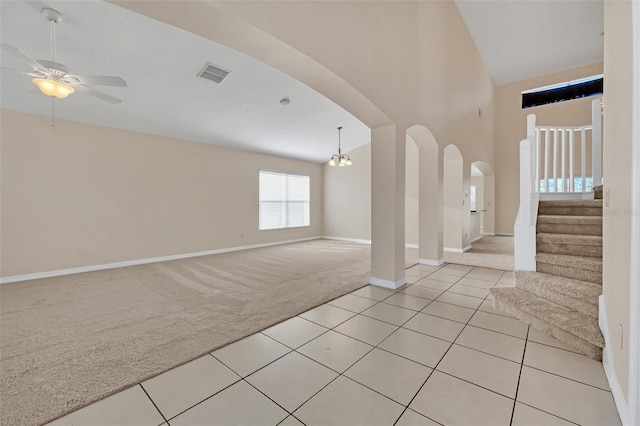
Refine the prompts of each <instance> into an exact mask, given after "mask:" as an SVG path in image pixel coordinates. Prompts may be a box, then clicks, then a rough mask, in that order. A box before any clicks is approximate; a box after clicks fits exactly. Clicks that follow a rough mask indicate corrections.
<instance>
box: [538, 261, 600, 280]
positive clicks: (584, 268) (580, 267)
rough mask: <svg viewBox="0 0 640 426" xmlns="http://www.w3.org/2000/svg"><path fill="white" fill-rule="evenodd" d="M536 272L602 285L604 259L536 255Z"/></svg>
mask: <svg viewBox="0 0 640 426" xmlns="http://www.w3.org/2000/svg"><path fill="white" fill-rule="evenodd" d="M536 271H538V272H544V273H546V274H551V275H558V276H561V277H566V278H572V279H575V280H580V281H588V282H590V283H596V284H600V285H602V259H598V258H597V257H585V256H568V255H562V254H550V253H538V254H536Z"/></svg>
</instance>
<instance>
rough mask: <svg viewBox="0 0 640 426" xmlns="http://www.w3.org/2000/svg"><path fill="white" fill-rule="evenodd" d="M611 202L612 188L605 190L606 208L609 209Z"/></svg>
mask: <svg viewBox="0 0 640 426" xmlns="http://www.w3.org/2000/svg"><path fill="white" fill-rule="evenodd" d="M610 201H611V188H607V189H605V190H604V206H605V207H609V202H610Z"/></svg>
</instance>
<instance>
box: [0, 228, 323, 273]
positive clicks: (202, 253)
mask: <svg viewBox="0 0 640 426" xmlns="http://www.w3.org/2000/svg"><path fill="white" fill-rule="evenodd" d="M319 239H322V237H307V238H298V239H295V240H284V241H274V242H271V243H260V244H252V245H248V246H237V247H228V248H221V249H215V250H206V251H197V252H192V253H182V254H174V255H170V256H160V257H151V258H147V259H136V260H126V261H124V262H115V263H105V264H102V265H89V266H80V267H77V268H68V269H58V270H55V271H46V272H36V273H33V274H23V275H10V276H8V277H0V284H8V283H15V282H19V281H27V280H37V279H40V278H51V277H59V276H62V275H72V274H81V273H83V272H93V271H102V270H105V269H114V268H122V267H125V266H135V265H144V264H147V263H157V262H166V261H168V260H177V259H186V258H189V257H198V256H208V255H211V254H220V253H228V252H232V251H241V250H249V249H254V248H261V247H270V246H277V245H281V244H290V243H299V242H302V241H310V240H319Z"/></svg>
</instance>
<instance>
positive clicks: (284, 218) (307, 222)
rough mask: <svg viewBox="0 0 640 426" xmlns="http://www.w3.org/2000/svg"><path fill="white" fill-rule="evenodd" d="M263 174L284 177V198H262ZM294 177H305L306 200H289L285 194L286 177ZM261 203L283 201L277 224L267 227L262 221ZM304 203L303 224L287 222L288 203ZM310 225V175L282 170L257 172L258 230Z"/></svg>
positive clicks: (286, 187)
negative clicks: (280, 216) (279, 219)
mask: <svg viewBox="0 0 640 426" xmlns="http://www.w3.org/2000/svg"><path fill="white" fill-rule="evenodd" d="M263 174H268V175H276V176H282V177H283V178H284V182H283V184H284V187H283V191H284V194H285V195H284V199H282V200H263V199H262V192H261V177H262V175H263ZM290 177H291V178H295V179H299V178H306V181H307V185H308V186H307V194H306V195H307V199H306V200H302V201H301V200H289V199H288V194H287V189H288V185H287V179H288V178H290ZM263 203H285V204H284V209H283V211H282V221H281V223H280V225H279V226H270V227H267V225H265V224H263V223H262V218H263V216H262V206H263ZM294 203H295V204H300V203H302V204H306V208H305V212H304V214H305V216H306V217H305V218H304V222H305V223H304V224H303V225H291V224H290V223H289V216H288V214H287V213H288V211H289V209H288V208H287V207H288V205H289V204H294ZM309 226H311V177H310V176H309V175H304V174H295V173H284V172H276V171H273V170H260V171H259V173H258V230H260V231H272V230H277V229H289V228H305V227H309Z"/></svg>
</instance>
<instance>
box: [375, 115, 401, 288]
mask: <svg viewBox="0 0 640 426" xmlns="http://www.w3.org/2000/svg"><path fill="white" fill-rule="evenodd" d="M405 139H406V135H405V132H404V131H402V132H399V131H398V130H397V127H396V126H395V125H389V126H383V127H376V128H374V129H372V130H371V278H370V279H369V282H370V283H371V284H374V285H378V286H381V287H387V288H398V287H400V286H402V285H403V284H405V282H406V279H405V274H404V267H405V265H404V254H405V248H404V203H405V200H404V191H405V170H404V169H405V158H404V156H405V149H406V146H405Z"/></svg>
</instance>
